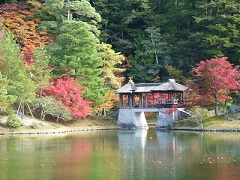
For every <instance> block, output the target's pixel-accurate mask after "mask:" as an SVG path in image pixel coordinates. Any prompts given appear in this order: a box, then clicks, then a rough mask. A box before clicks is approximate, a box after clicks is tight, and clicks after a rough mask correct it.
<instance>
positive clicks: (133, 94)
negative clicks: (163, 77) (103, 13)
mask: <svg viewBox="0 0 240 180" xmlns="http://www.w3.org/2000/svg"><path fill="white" fill-rule="evenodd" d="M186 89H187V87H186V86H183V85H181V84H179V83H176V82H175V80H174V79H169V81H168V82H165V83H140V84H135V83H134V82H133V81H132V80H130V81H129V82H128V84H126V85H124V86H123V87H121V88H120V89H118V90H117V91H116V93H118V94H119V102H120V109H122V108H143V107H144V108H153V107H158V108H169V107H171V106H172V105H178V107H180V106H182V105H183V92H184V91H185V90H186Z"/></svg>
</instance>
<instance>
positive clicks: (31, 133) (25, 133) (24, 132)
mask: <svg viewBox="0 0 240 180" xmlns="http://www.w3.org/2000/svg"><path fill="white" fill-rule="evenodd" d="M105 130H119V128H118V127H104V128H97V127H96V128H80V129H61V130H60V129H59V130H53V129H49V130H42V131H41V130H34V131H22V132H21V131H18V132H11V131H8V132H0V136H5V135H6V136H7V135H38V134H39V135H40V134H41V135H42V134H65V133H73V132H83V131H105Z"/></svg>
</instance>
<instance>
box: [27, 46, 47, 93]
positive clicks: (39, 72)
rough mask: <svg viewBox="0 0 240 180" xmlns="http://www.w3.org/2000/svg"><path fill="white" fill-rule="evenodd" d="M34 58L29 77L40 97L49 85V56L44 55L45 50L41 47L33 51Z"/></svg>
mask: <svg viewBox="0 0 240 180" xmlns="http://www.w3.org/2000/svg"><path fill="white" fill-rule="evenodd" d="M34 58H35V61H34V63H33V66H34V67H33V69H32V71H31V72H30V75H31V78H32V80H33V82H34V83H35V86H36V91H37V94H38V95H39V96H40V97H42V93H43V89H44V88H45V87H46V86H48V85H49V80H50V79H51V70H50V67H49V56H48V55H47V54H46V50H45V49H44V48H43V47H41V48H39V49H37V50H35V51H34Z"/></svg>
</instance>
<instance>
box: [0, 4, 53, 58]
mask: <svg viewBox="0 0 240 180" xmlns="http://www.w3.org/2000/svg"><path fill="white" fill-rule="evenodd" d="M37 11H38V9H36V8H33V7H32V6H31V5H30V4H28V3H22V4H4V5H2V6H1V7H0V15H1V16H2V17H3V18H4V19H5V21H4V26H5V28H6V29H8V30H10V31H11V32H12V33H13V34H14V35H15V38H16V40H17V42H18V43H19V44H20V45H21V50H22V51H23V53H24V56H23V60H24V62H26V63H31V62H32V61H33V60H34V59H33V56H32V53H33V51H34V50H35V49H36V48H38V47H40V46H44V45H46V44H48V43H49V37H48V35H47V32H37V31H36V29H37V27H38V26H39V23H41V20H40V19H39V18H34V14H35V13H36V12H37Z"/></svg>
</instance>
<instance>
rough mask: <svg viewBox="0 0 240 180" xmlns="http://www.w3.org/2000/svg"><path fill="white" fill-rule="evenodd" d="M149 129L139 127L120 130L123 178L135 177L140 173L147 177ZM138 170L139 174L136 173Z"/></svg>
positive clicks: (119, 141)
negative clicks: (146, 155) (146, 149)
mask: <svg viewBox="0 0 240 180" xmlns="http://www.w3.org/2000/svg"><path fill="white" fill-rule="evenodd" d="M147 131H148V130H147V129H139V130H131V131H119V132H118V143H119V151H120V168H121V169H120V171H121V172H122V173H121V174H122V177H123V179H128V178H134V177H136V176H139V175H142V177H145V175H144V173H145V164H144V163H145V152H144V151H145V146H146V140H147ZM136 168H137V169H136ZM136 171H137V172H138V174H135V173H136ZM139 173H141V174H139ZM140 177H141V176H140Z"/></svg>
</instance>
